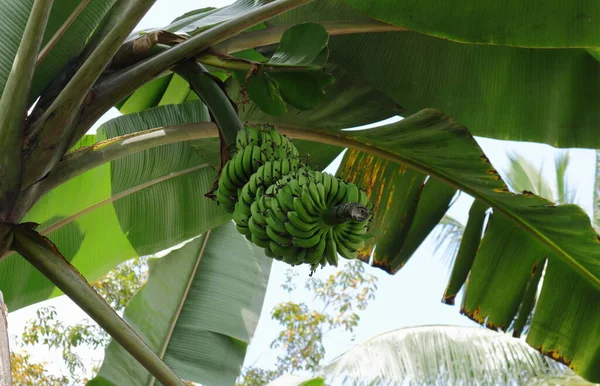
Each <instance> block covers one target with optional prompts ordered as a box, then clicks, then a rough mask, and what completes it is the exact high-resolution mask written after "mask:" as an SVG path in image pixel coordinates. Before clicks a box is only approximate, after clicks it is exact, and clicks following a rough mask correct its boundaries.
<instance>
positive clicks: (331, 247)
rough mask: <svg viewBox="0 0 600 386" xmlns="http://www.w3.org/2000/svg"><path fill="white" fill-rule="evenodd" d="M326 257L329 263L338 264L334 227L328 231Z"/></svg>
mask: <svg viewBox="0 0 600 386" xmlns="http://www.w3.org/2000/svg"><path fill="white" fill-rule="evenodd" d="M325 258H326V259H327V263H329V265H333V266H334V267H337V266H338V254H337V247H336V243H335V240H334V239H333V229H330V230H329V231H328V232H327V245H326V246H325Z"/></svg>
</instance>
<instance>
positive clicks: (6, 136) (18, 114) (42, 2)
mask: <svg viewBox="0 0 600 386" xmlns="http://www.w3.org/2000/svg"><path fill="white" fill-rule="evenodd" d="M51 8H52V0H35V2H34V4H33V8H32V9H31V14H30V15H29V19H28V20H27V25H26V26H25V31H24V32H23V37H22V38H21V43H20V44H19V49H18V50H17V55H16V56H15V60H14V62H13V65H12V68H11V71H10V74H9V76H8V79H7V81H6V86H5V87H4V91H3V93H2V97H0V221H6V220H7V219H8V217H9V215H10V212H11V211H12V208H13V205H14V204H15V202H16V200H17V197H18V195H19V192H20V190H21V185H22V183H23V136H24V129H25V119H26V117H27V103H28V99H29V92H30V90H31V81H32V78H33V72H34V70H35V60H36V58H37V55H38V51H39V50H40V46H41V44H42V38H43V37H44V30H45V29H46V24H47V23H48V17H49V16H50V9H51Z"/></svg>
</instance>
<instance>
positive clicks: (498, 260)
mask: <svg viewBox="0 0 600 386" xmlns="http://www.w3.org/2000/svg"><path fill="white" fill-rule="evenodd" d="M466 242H469V241H466ZM470 243H471V244H473V245H474V247H475V248H477V254H476V256H475V260H474V262H473V265H472V267H470V272H469V280H468V282H467V284H466V294H465V297H464V300H463V305H462V307H461V312H462V313H464V314H466V315H467V316H469V317H470V318H471V319H473V320H475V321H477V322H478V323H481V324H485V325H486V326H487V327H488V328H491V329H494V330H496V329H500V330H502V331H507V330H509V329H514V335H515V336H519V335H520V333H521V331H522V329H523V326H525V325H526V324H527V323H528V321H529V320H531V323H530V326H529V331H528V334H527V342H528V343H529V344H530V345H531V346H533V347H534V348H536V349H538V350H540V351H541V352H543V353H544V354H546V355H548V356H550V357H552V358H554V359H557V360H559V361H561V362H563V363H565V364H567V365H569V366H570V367H571V368H573V369H574V370H575V372H576V373H578V374H579V375H581V376H583V377H584V378H586V379H589V380H591V381H595V382H598V381H599V380H600V369H599V368H598V366H597V364H598V361H599V360H600V358H599V356H598V355H599V354H598V353H600V325H599V324H598V320H600V296H598V293H599V291H598V290H597V289H596V288H593V287H592V286H591V285H590V284H589V283H588V282H587V281H584V280H582V279H581V278H580V277H578V276H577V275H576V274H575V273H574V272H573V271H572V270H571V269H569V268H568V266H567V265H566V264H564V263H563V262H562V261H561V260H560V259H558V258H557V257H556V254H555V253H553V252H552V251H550V250H549V249H548V248H547V247H545V246H543V245H540V243H539V242H537V241H536V240H534V239H533V238H532V237H531V236H530V235H527V234H525V233H523V232H522V231H521V229H520V228H518V227H516V226H515V225H514V224H511V223H510V221H508V220H507V219H506V218H505V217H504V216H502V215H498V214H493V215H492V216H491V218H490V221H489V224H488V227H487V231H486V233H485V236H484V238H483V240H482V241H481V244H479V239H476V240H475V239H472V240H471V241H470ZM462 247H463V245H461V248H462ZM546 260H548V261H547V266H546ZM545 266H546V270H545V275H544V278H543V285H542V290H541V293H540V295H539V298H536V295H537V290H538V285H539V280H540V277H541V275H542V274H543V272H544V268H545ZM536 300H537V304H536ZM534 306H535V312H534V313H533V319H530V318H531V315H530V314H531V312H532V310H533V309H534ZM557 315H560V317H557Z"/></svg>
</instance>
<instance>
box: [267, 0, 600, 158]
mask: <svg viewBox="0 0 600 386" xmlns="http://www.w3.org/2000/svg"><path fill="white" fill-rule="evenodd" d="M565 4H566V3H565ZM454 5H455V6H456V4H454ZM482 6H483V5H482ZM485 6H487V3H486V5H485ZM456 9H457V10H458V11H459V12H463V13H465V14H468V13H469V12H468V11H465V10H464V8H463V7H462V6H456ZM406 16H407V17H408V16H409V15H406ZM365 19H367V17H366V16H365V15H364V14H362V13H361V12H358V11H356V10H354V9H353V8H352V7H350V6H349V5H348V4H346V3H345V2H343V1H342V0H326V1H325V0H316V1H315V2H312V3H310V4H307V5H304V6H302V7H299V8H297V9H294V10H292V11H290V12H287V13H285V14H283V15H281V16H279V17H278V18H275V19H272V20H270V21H269V22H268V25H270V26H276V25H290V24H295V23H301V22H324V21H336V20H346V21H347V20H361V21H364V20H365ZM594 28H595V27H594ZM268 33H269V30H265V31H264V34H268ZM594 38H595V37H594ZM595 39H596V38H595ZM329 51H330V55H329V62H330V63H333V64H337V65H340V66H341V67H343V69H344V70H347V71H349V72H352V73H354V74H357V75H359V76H361V77H362V78H363V79H364V80H365V81H366V82H367V83H368V84H369V85H370V86H372V87H374V88H375V89H378V90H380V91H383V92H385V93H387V94H388V95H389V96H391V97H392V98H393V99H394V100H395V101H396V103H398V104H399V105H401V106H402V107H404V108H405V109H406V115H410V114H414V113H416V112H417V111H419V110H421V109H424V108H430V107H433V108H438V109H441V110H443V111H444V112H446V113H447V114H449V115H450V116H452V117H454V118H455V119H457V120H459V121H460V122H461V123H463V124H464V125H466V126H467V127H469V128H470V130H471V133H472V134H473V135H478V136H483V137H492V138H498V139H510V140H522V141H534V142H544V143H547V144H550V145H553V146H560V147H594V148H600V136H598V135H597V132H596V131H597V130H596V128H597V127H598V125H599V124H600V111H599V110H598V109H597V108H596V106H598V104H599V103H600V63H598V62H597V61H596V60H595V59H594V58H593V57H592V56H591V55H589V54H588V53H587V52H586V51H585V50H583V49H560V50H558V49H554V50H551V49H529V48H517V47H506V46H489V45H481V44H474V45H472V44H460V43H456V42H452V41H448V40H444V39H439V38H435V37H432V36H427V35H423V34H420V33H417V32H385V33H370V34H366V33H363V34H360V33H359V34H353V35H343V36H331V37H330V39H329ZM332 98H335V96H332Z"/></svg>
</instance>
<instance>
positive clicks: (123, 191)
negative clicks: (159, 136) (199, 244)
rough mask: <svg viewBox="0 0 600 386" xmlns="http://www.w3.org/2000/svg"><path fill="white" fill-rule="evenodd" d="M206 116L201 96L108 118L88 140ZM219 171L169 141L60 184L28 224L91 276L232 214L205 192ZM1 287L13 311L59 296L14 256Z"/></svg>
mask: <svg viewBox="0 0 600 386" xmlns="http://www.w3.org/2000/svg"><path fill="white" fill-rule="evenodd" d="M207 119H208V113H207V111H206V109H205V108H204V107H203V105H202V104H201V103H199V102H198V101H196V102H189V103H186V104H182V105H171V106H168V108H167V107H158V108H156V109H152V110H147V111H144V112H142V113H139V114H130V115H125V116H123V117H119V118H117V119H115V120H113V121H110V122H107V123H106V124H105V125H104V126H103V127H102V128H100V129H99V131H98V136H97V137H98V138H86V141H87V143H89V141H90V140H102V139H104V138H108V137H114V136H118V135H122V134H125V133H129V132H134V131H140V130H144V129H147V128H150V127H160V126H165V125H170V124H177V123H191V122H202V121H206V120H207ZM215 175H216V172H215V171H214V169H212V168H210V167H209V166H208V165H207V164H206V163H205V161H204V160H203V159H202V158H201V157H199V156H198V155H197V153H196V151H195V150H194V149H193V148H192V147H191V146H189V144H187V143H178V144H172V145H164V146H161V147H158V148H154V149H150V150H146V151H142V152H139V153H136V154H133V155H130V156H127V157H125V158H122V159H119V160H116V161H113V162H111V163H109V164H105V165H103V166H100V167H97V168H95V169H93V170H91V171H89V172H87V173H84V174H82V175H80V176H78V177H76V178H74V179H72V180H70V181H69V182H67V183H65V184H63V185H61V186H59V187H58V188H56V189H54V190H53V191H51V192H50V193H49V194H48V195H46V196H44V197H43V198H42V199H41V200H40V201H39V202H38V203H37V204H36V205H35V206H34V207H33V208H32V209H31V211H30V212H29V213H28V214H27V217H26V218H25V221H34V222H38V223H42V224H43V226H42V227H40V228H39V229H40V230H41V231H42V232H44V233H47V232H49V233H48V234H47V236H48V237H49V238H50V239H51V240H54V241H57V243H58V244H59V245H60V246H61V247H62V251H63V253H64V254H65V257H66V258H67V259H68V260H69V261H71V263H72V264H73V265H74V266H75V267H76V268H77V269H78V270H79V271H80V272H81V273H82V274H83V275H84V276H85V277H86V278H87V279H88V280H90V281H93V280H95V279H97V278H98V277H100V276H101V275H102V274H104V273H106V272H107V271H108V270H110V269H111V268H113V267H114V266H115V265H117V264H118V263H120V262H122V261H124V260H127V259H129V258H132V257H134V256H139V255H143V254H151V253H155V252H157V251H159V250H163V249H165V248H168V247H170V246H172V245H175V244H178V243H180V242H182V241H184V240H187V239H189V238H191V237H194V236H197V235H199V234H201V233H203V232H205V231H206V230H208V229H211V228H213V227H215V226H218V225H220V224H222V223H223V222H225V221H227V219H228V218H229V216H228V215H227V214H226V213H224V212H223V211H222V210H220V209H219V208H218V207H217V206H216V205H215V203H214V202H213V201H211V200H209V199H207V198H205V197H204V196H203V195H204V193H205V192H207V191H208V190H209V189H210V188H211V186H212V182H213V180H214V178H215ZM44 230H45V231H44ZM82 235H83V238H82V237H81V236H82ZM0 287H1V288H2V291H3V293H4V296H5V301H6V304H7V305H8V307H9V309H10V310H17V309H19V308H21V307H24V306H27V305H29V304H32V303H35V302H39V301H41V300H45V299H47V298H49V297H53V296H57V295H59V294H60V291H58V289H56V288H55V287H54V285H52V284H51V283H50V282H49V281H48V280H47V279H45V278H44V277H43V276H42V275H41V274H40V273H38V272H37V271H36V270H35V269H34V268H33V267H31V266H30V265H29V264H28V263H27V262H26V261H25V260H24V259H23V258H21V257H20V256H18V255H16V254H15V255H12V256H9V257H8V258H6V259H4V260H2V261H1V262H0Z"/></svg>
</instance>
